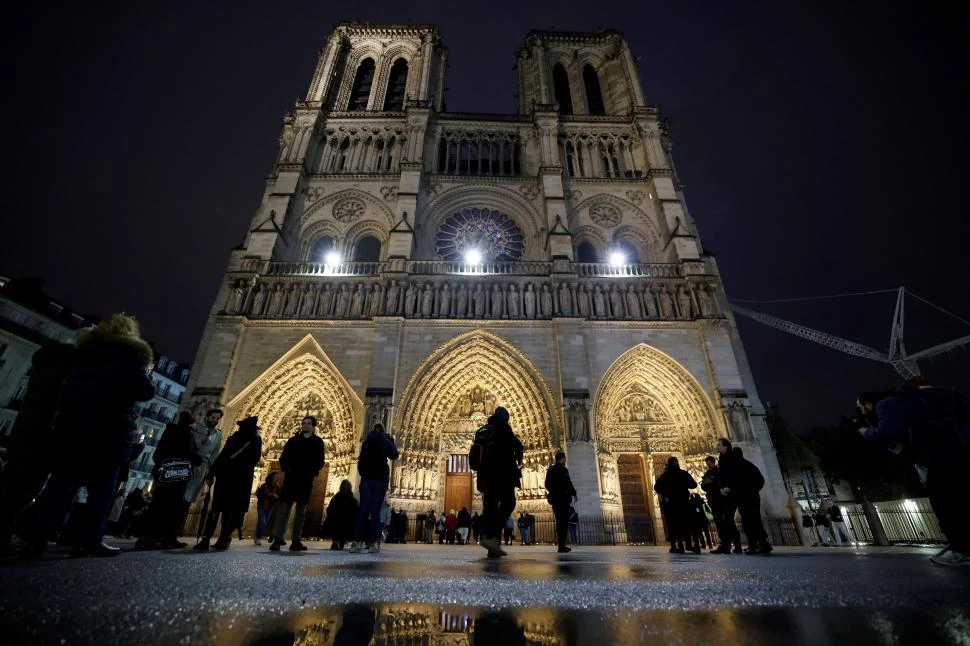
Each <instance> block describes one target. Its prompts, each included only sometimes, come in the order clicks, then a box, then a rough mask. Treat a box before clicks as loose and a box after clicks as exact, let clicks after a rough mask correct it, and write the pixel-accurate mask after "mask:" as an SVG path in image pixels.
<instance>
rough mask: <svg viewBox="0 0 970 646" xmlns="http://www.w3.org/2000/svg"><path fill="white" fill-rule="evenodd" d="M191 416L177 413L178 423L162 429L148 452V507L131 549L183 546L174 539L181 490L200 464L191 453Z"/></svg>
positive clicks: (179, 524)
mask: <svg viewBox="0 0 970 646" xmlns="http://www.w3.org/2000/svg"><path fill="white" fill-rule="evenodd" d="M193 424H195V417H193V416H192V414H191V413H190V412H188V411H182V412H181V413H179V418H178V422H177V423H175V424H168V425H166V426H165V431H164V432H163V433H162V438H161V439H160V440H159V442H158V446H157V447H155V451H154V453H152V460H153V461H154V463H155V468H154V469H152V473H153V475H154V476H155V487H154V492H155V493H154V495H153V496H152V504H151V506H150V507H149V508H148V511H147V512H146V513H147V516H146V523H145V532H144V534H143V535H142V537H141V538H139V539H138V541H137V542H136V543H135V549H140V550H143V549H158V548H177V547H185V546H186V544H185V543H183V542H182V541H180V540H179V539H178V534H179V530H180V529H181V527H182V521H183V520H184V519H185V514H184V509H183V507H184V497H185V488H186V487H187V486H188V482H189V478H190V477H191V470H192V467H193V466H198V464H199V463H200V462H201V459H200V458H199V456H198V455H197V454H196V453H195V452H194V451H193V450H192V425H193Z"/></svg>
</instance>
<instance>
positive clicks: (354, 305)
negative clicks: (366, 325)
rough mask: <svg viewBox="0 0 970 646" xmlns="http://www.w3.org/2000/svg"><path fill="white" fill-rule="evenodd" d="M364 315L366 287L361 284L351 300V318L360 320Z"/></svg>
mask: <svg viewBox="0 0 970 646" xmlns="http://www.w3.org/2000/svg"><path fill="white" fill-rule="evenodd" d="M363 313H364V286H363V285H362V284H360V283H358V284H357V287H356V289H354V295H353V296H352V297H351V299H350V318H360V317H361V316H362V315H363Z"/></svg>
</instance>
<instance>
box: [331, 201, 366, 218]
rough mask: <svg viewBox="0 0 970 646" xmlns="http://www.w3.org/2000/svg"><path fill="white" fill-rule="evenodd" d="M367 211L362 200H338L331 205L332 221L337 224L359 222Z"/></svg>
mask: <svg viewBox="0 0 970 646" xmlns="http://www.w3.org/2000/svg"><path fill="white" fill-rule="evenodd" d="M366 210H367V205H366V204H364V201H363V200H360V199H357V198H353V197H351V198H347V199H344V200H340V201H339V202H337V203H336V204H334V205H333V209H332V213H333V219H334V220H336V221H337V222H344V223H347V222H355V221H357V220H359V219H360V218H361V217H362V216H363V215H364V212H365V211H366Z"/></svg>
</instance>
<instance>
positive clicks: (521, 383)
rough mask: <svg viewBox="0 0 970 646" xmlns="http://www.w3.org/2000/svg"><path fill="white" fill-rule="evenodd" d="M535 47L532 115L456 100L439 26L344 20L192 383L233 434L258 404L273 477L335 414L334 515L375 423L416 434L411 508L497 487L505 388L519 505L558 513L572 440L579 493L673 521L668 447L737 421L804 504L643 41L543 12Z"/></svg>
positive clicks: (782, 502) (408, 445) (696, 441)
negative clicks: (476, 437)
mask: <svg viewBox="0 0 970 646" xmlns="http://www.w3.org/2000/svg"><path fill="white" fill-rule="evenodd" d="M516 54H517V55H516V72H517V77H518V111H517V113H516V114H476V113H453V112H447V111H446V109H445V106H444V101H443V98H442V97H443V95H444V88H445V72H446V68H447V56H448V52H447V50H446V49H445V47H444V46H443V44H442V41H441V38H440V35H439V33H438V31H437V30H436V28H435V27H433V26H430V25H385V26H375V25H370V24H361V23H343V24H340V25H338V26H337V27H336V28H335V29H334V31H333V32H332V33H331V34H330V36H329V37H328V39H327V41H326V45H325V46H324V48H323V49H322V50H321V53H320V57H319V62H318V64H317V67H316V71H315V73H314V75H313V79H312V80H311V82H310V86H309V90H308V92H307V94H306V98H305V100H301V101H297V103H296V106H295V109H294V111H293V112H292V113H290V114H288V115H286V116H285V118H284V120H283V130H282V134H281V136H280V141H279V143H280V148H279V157H278V159H277V161H276V164H275V168H274V170H273V172H272V174H271V176H270V177H269V178H268V180H267V183H266V188H265V191H264V193H263V198H262V201H261V203H260V205H259V207H258V208H257V209H256V213H255V215H254V216H253V218H252V222H251V225H250V227H249V230H248V233H247V235H246V238H245V241H244V242H243V244H242V245H241V246H240V247H238V248H236V249H234V250H233V251H232V254H231V258H230V261H229V266H228V269H227V271H226V276H225V280H224V281H223V283H222V286H221V289H220V292H219V295H218V297H217V299H216V301H215V303H214V305H213V307H212V310H211V314H210V317H209V320H208V323H207V325H206V329H205V332H204V335H203V338H202V342H201V346H200V348H199V351H198V354H197V357H196V362H195V366H194V369H193V372H192V378H191V382H190V384H189V396H190V397H189V401H190V402H191V404H190V405H191V406H193V407H194V408H195V409H196V410H199V409H201V408H205V407H207V406H212V405H220V406H223V407H224V408H225V409H226V418H225V430H226V431H228V432H232V431H233V430H235V422H236V421H237V420H239V419H242V418H244V417H246V416H249V415H258V416H259V419H260V425H261V427H262V429H263V430H262V433H263V436H264V443H263V449H264V459H263V461H262V462H261V464H260V467H259V470H260V472H259V473H258V474H257V480H261V479H262V477H263V476H264V475H265V474H266V472H267V471H268V470H270V469H273V468H274V462H275V460H276V459H277V457H278V455H279V452H280V450H281V449H282V446H283V443H284V442H285V441H286V439H287V438H288V437H290V436H291V435H292V434H293V433H295V432H296V429H297V427H298V426H299V422H300V419H301V418H302V417H303V416H304V415H307V414H311V415H315V416H316V417H317V419H318V420H319V427H318V432H319V433H320V434H322V436H323V438H324V440H325V443H326V448H327V466H326V468H325V470H324V472H323V473H321V475H320V476H319V477H318V480H317V483H316V485H315V488H314V497H313V501H312V507H311V519H312V518H313V517H314V516H315V517H316V518H319V514H321V513H322V510H323V506H324V505H325V504H326V502H327V500H329V498H330V496H331V495H332V494H333V493H335V492H336V490H337V489H338V487H339V485H340V482H341V480H343V479H345V478H347V479H350V480H351V481H352V482H354V481H355V478H356V454H357V452H358V451H359V445H360V441H361V438H362V436H363V435H364V434H365V433H366V432H367V431H368V430H369V428H370V426H371V425H372V424H374V423H375V422H376V421H381V422H383V423H384V424H385V426H386V427H388V428H389V429H391V432H392V434H393V435H394V438H395V440H396V442H397V444H398V447H399V448H400V450H401V458H400V459H399V460H398V461H397V462H396V463H395V464H394V467H393V471H392V476H391V483H390V488H389V493H388V497H389V501H390V503H391V504H392V506H393V507H394V508H395V509H405V510H407V511H408V513H409V516H411V517H412V518H413V516H414V514H415V513H424V512H427V511H428V510H430V509H434V510H436V511H438V512H440V511H441V509H442V508H445V509H447V508H449V507H456V506H458V507H460V506H462V505H466V506H468V507H469V509H473V508H476V507H479V508H480V504H481V501H480V498H479V497H478V496H477V495H476V493H475V491H474V484H473V479H472V474H471V473H469V472H468V468H467V460H466V459H465V456H466V455H467V451H468V448H469V446H470V444H471V438H472V435H473V434H474V432H475V430H476V429H477V428H478V427H479V426H480V425H481V424H482V423H483V422H484V420H485V417H486V415H487V414H489V413H490V412H491V411H492V410H493V409H494V407H495V406H496V405H502V406H504V407H506V408H507V409H508V410H509V411H510V412H511V424H512V427H513V429H514V430H515V431H516V433H517V434H518V435H519V437H520V438H521V439H522V442H523V444H524V445H525V447H526V451H525V463H524V465H523V477H522V488H521V490H520V491H519V492H518V495H519V499H520V503H519V504H520V507H519V508H520V509H526V510H529V511H531V512H533V513H536V514H543V515H544V514H546V513H547V512H548V505H547V504H546V502H545V490H544V488H543V478H544V474H545V470H546V468H547V467H548V466H549V465H550V464H552V461H553V455H554V454H555V452H556V451H558V450H563V451H565V452H566V454H567V456H568V462H569V466H570V471H571V473H572V475H573V480H574V482H575V483H576V486H577V488H578V490H579V503H578V505H577V509H578V512H579V513H580V514H581V515H583V516H585V517H587V518H589V517H591V516H598V515H612V516H614V517H623V518H626V519H627V520H628V521H631V522H627V527H629V528H631V530H630V531H634V530H633V529H632V527H633V524H631V523H632V519H637V518H639V519H648V520H649V521H652V523H653V524H654V525H659V524H660V523H661V518H660V513H659V508H658V505H657V501H656V499H655V496H654V494H653V481H654V479H655V478H656V476H657V475H659V473H660V472H661V470H662V469H663V464H664V463H665V460H666V458H667V457H668V456H670V455H677V456H679V457H680V458H681V464H682V465H685V466H686V467H687V468H688V469H690V470H691V471H692V472H693V473H694V474H695V476H699V475H700V473H702V472H703V468H704V467H703V459H704V457H705V456H706V455H708V454H711V453H712V452H713V451H714V442H715V440H716V438H718V437H721V436H726V437H729V438H731V439H732V440H733V441H735V443H736V444H737V445H739V446H742V447H743V448H744V450H745V455H746V456H747V457H748V458H749V459H751V460H752V461H753V462H755V463H756V464H758V465H759V466H760V467H761V468H762V470H763V471H764V473H765V476H766V480H767V485H766V489H765V491H764V492H763V499H764V504H765V513H766V515H770V516H777V517H781V516H784V515H786V509H785V507H786V501H787V494H786V493H785V489H784V486H783V483H782V479H781V475H780V472H779V468H778V463H777V460H776V458H775V454H774V449H773V447H772V446H771V441H770V439H769V436H768V431H767V427H766V425H765V422H764V415H765V411H764V408H763V406H762V404H761V402H760V401H759V399H758V396H757V392H756V391H755V387H754V383H753V380H752V377H751V374H750V371H749V369H748V366H747V362H746V359H745V356H744V351H743V348H742V346H741V343H740V340H739V337H738V334H737V330H736V327H735V324H734V321H733V319H732V318H731V316H730V313H729V310H728V307H727V301H726V297H725V294H724V289H723V287H722V285H721V281H720V277H719V274H718V269H717V265H716V263H715V260H714V259H713V258H712V257H710V256H708V255H706V254H705V253H704V252H703V250H702V247H701V245H700V243H699V241H698V233H697V229H696V227H695V224H694V222H693V221H692V219H691V218H690V215H689V213H688V212H687V209H686V207H685V203H684V199H683V195H682V193H681V192H680V189H679V186H678V184H677V183H676V181H675V178H674V176H673V171H672V164H671V161H670V156H669V142H668V141H667V140H666V135H665V132H664V130H663V128H662V124H661V121H660V119H659V117H658V112H657V110H656V108H654V107H651V106H649V105H647V103H646V102H645V100H644V95H643V90H642V88H641V85H640V80H639V76H638V72H637V69H636V67H635V63H634V59H633V57H632V55H631V53H630V49H629V47H628V44H627V42H626V41H625V40H624V38H623V37H622V35H621V34H620V33H618V32H616V31H612V30H609V31H599V32H595V33H571V32H550V31H533V32H531V33H529V34H528V36H527V37H526V40H525V44H524V45H523V46H522V48H521V49H519V50H518V51H517V52H516ZM355 490H356V484H355ZM311 522H312V520H311ZM308 527H309V525H308ZM311 535H312V534H311ZM661 536H662V534H661ZM630 540H633V537H632V536H631V537H630Z"/></svg>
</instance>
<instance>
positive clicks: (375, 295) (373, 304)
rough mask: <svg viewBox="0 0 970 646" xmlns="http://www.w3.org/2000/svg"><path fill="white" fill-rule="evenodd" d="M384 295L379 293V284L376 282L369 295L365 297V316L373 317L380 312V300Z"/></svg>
mask: <svg viewBox="0 0 970 646" xmlns="http://www.w3.org/2000/svg"><path fill="white" fill-rule="evenodd" d="M383 297H384V295H383V294H382V293H381V284H380V283H376V284H375V285H374V286H373V287H372V288H371V291H370V296H369V297H368V299H367V316H368V317H370V318H374V317H375V316H377V315H378V314H380V309H381V302H382V301H383Z"/></svg>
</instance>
